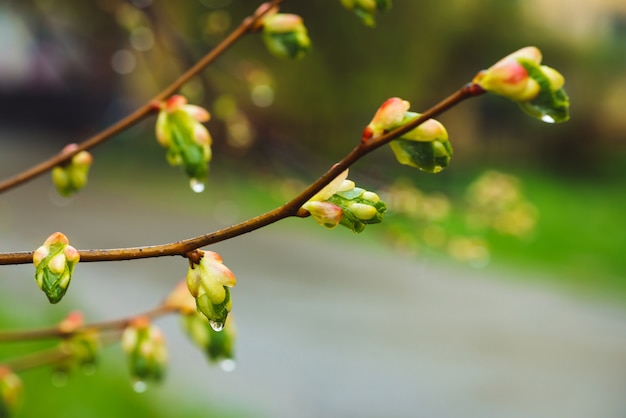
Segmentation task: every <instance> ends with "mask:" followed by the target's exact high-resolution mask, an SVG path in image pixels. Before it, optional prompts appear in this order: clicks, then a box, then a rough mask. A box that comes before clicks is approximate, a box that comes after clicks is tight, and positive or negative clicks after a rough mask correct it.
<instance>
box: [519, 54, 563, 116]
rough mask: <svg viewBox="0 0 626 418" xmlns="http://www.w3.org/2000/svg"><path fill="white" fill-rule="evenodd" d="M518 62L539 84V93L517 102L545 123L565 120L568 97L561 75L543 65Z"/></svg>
mask: <svg viewBox="0 0 626 418" xmlns="http://www.w3.org/2000/svg"><path fill="white" fill-rule="evenodd" d="M520 64H522V66H524V68H525V69H526V70H527V71H528V74H529V75H530V77H531V78H532V79H534V80H535V81H536V82H537V84H539V94H538V95H537V97H535V98H534V99H532V100H528V101H525V102H519V105H520V107H521V108H522V110H524V111H525V112H526V113H528V114H529V115H531V116H533V117H535V118H537V119H541V120H542V121H544V122H547V123H556V122H565V121H567V120H568V119H569V97H568V96H567V93H565V90H563V88H562V87H561V86H562V85H563V76H562V75H561V74H560V73H558V72H556V70H554V69H552V68H550V67H547V66H545V65H541V66H538V65H536V64H535V63H533V62H530V61H524V60H520Z"/></svg>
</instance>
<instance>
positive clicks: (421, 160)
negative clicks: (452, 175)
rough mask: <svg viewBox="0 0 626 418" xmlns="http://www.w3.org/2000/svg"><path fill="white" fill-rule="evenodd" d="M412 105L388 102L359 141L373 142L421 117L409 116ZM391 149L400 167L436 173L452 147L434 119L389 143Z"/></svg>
mask: <svg viewBox="0 0 626 418" xmlns="http://www.w3.org/2000/svg"><path fill="white" fill-rule="evenodd" d="M410 106H411V104H410V103H409V102H408V101H406V100H402V99H400V98H398V97H392V98H390V99H387V100H386V101H385V102H384V103H383V104H382V105H381V106H380V108H378V110H377V111H376V113H375V114H374V117H373V118H372V120H371V122H370V123H369V125H367V126H366V127H365V129H364V131H363V136H362V141H363V142H367V141H371V140H376V138H378V137H379V136H380V135H383V134H385V133H386V132H389V131H392V130H394V129H396V128H398V127H400V126H402V125H405V124H406V123H408V122H410V121H411V120H412V119H415V118H417V117H419V116H420V114H419V113H415V112H409V111H408V110H409V107H410ZM390 147H391V150H392V151H393V153H394V154H395V156H396V159H397V160H398V162H399V163H400V164H404V165H408V166H411V167H415V168H418V169H420V170H422V171H426V172H429V173H438V172H440V171H441V170H443V169H444V168H446V167H447V166H448V164H449V163H450V158H452V145H451V144H450V141H448V132H447V131H446V128H445V127H444V126H443V125H442V124H441V123H439V122H438V121H436V120H435V119H428V120H427V121H425V122H424V123H422V124H420V125H419V126H418V127H416V128H415V129H413V130H411V131H409V132H407V133H405V134H403V135H402V136H401V137H400V138H397V139H394V140H393V141H391V142H390Z"/></svg>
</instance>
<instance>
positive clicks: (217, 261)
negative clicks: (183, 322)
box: [187, 250, 237, 329]
mask: <svg viewBox="0 0 626 418" xmlns="http://www.w3.org/2000/svg"><path fill="white" fill-rule="evenodd" d="M197 251H198V252H200V255H201V257H202V258H201V259H200V261H199V262H198V263H197V264H196V263H194V262H193V261H191V260H190V266H189V270H188V272H187V287H188V288H189V292H190V293H191V295H192V296H193V297H194V298H195V299H196V307H197V309H198V310H199V311H200V312H202V313H203V314H204V315H205V316H206V317H207V318H208V319H209V321H211V323H212V325H213V326H214V328H218V329H221V328H222V327H223V326H224V323H225V322H226V318H227V316H228V313H229V312H230V310H231V308H232V301H231V299H230V289H229V288H230V287H233V286H235V284H236V283H237V280H236V278H235V275H234V274H233V272H232V271H230V270H229V269H228V267H226V266H225V265H224V264H223V263H222V258H221V257H220V256H219V254H217V253H215V252H213V251H202V250H197Z"/></svg>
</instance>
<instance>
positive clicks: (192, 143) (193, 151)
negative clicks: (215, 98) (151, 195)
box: [156, 95, 212, 192]
mask: <svg viewBox="0 0 626 418" xmlns="http://www.w3.org/2000/svg"><path fill="white" fill-rule="evenodd" d="M160 109H161V111H160V112H159V116H158V118H157V123H156V136H157V140H158V141H159V143H160V144H161V145H163V146H164V147H165V148H167V154H166V157H167V161H168V162H169V163H170V165H172V166H179V165H181V166H183V168H184V170H185V173H186V174H187V176H188V177H189V178H190V184H191V187H192V189H193V190H194V191H196V192H200V191H202V190H204V187H203V184H204V180H205V178H206V175H207V172H208V166H207V163H208V162H209V161H210V160H211V156H212V152H211V143H212V139H211V135H210V134H209V131H208V130H207V129H206V127H205V126H204V125H202V123H201V122H206V121H208V120H209V118H210V115H209V113H208V112H207V111H206V110H205V109H203V108H201V107H199V106H195V105H190V104H187V99H186V98H185V97H183V96H180V95H175V96H172V97H170V98H169V99H168V100H166V101H165V102H163V103H161V104H160Z"/></svg>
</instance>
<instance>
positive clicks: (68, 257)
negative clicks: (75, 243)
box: [33, 232, 80, 303]
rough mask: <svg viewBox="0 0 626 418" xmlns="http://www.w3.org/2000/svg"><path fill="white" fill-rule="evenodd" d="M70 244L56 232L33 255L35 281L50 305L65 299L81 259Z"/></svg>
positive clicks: (63, 236)
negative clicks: (75, 268)
mask: <svg viewBox="0 0 626 418" xmlns="http://www.w3.org/2000/svg"><path fill="white" fill-rule="evenodd" d="M69 243H70V241H69V239H68V238H67V237H66V236H65V235H63V234H62V233H60V232H55V233H54V234H52V235H50V236H49V237H48V238H47V239H46V240H45V241H44V243H43V245H42V246H41V247H39V248H37V249H36V250H35V252H34V253H33V264H34V265H35V268H36V270H35V281H36V282H37V285H38V286H39V288H40V289H41V290H43V291H44V293H45V294H46V296H47V297H48V300H49V301H50V303H58V302H59V301H60V300H61V299H62V298H63V296H64V295H65V292H66V291H67V288H68V286H69V285H70V280H71V279H72V274H73V272H74V267H75V266H76V263H78V260H79V259H80V254H79V253H78V251H77V250H76V248H74V247H72V246H71V245H69Z"/></svg>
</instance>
